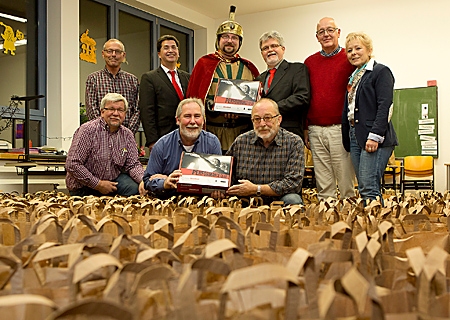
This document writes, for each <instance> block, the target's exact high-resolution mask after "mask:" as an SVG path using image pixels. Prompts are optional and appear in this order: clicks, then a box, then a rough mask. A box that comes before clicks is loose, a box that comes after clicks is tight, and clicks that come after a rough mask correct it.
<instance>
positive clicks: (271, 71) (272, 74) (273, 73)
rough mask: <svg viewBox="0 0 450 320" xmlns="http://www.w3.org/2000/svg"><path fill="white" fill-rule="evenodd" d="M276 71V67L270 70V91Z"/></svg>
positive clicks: (268, 81)
mask: <svg viewBox="0 0 450 320" xmlns="http://www.w3.org/2000/svg"><path fill="white" fill-rule="evenodd" d="M275 72H277V69H275V68H273V69H270V70H269V73H270V75H269V80H267V91H269V89H270V85H271V84H272V80H273V77H274V75H275Z"/></svg>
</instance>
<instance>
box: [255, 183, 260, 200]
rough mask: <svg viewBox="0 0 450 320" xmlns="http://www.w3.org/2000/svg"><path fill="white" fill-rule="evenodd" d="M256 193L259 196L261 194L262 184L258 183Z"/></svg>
mask: <svg viewBox="0 0 450 320" xmlns="http://www.w3.org/2000/svg"><path fill="white" fill-rule="evenodd" d="M256 195H257V196H258V197H259V196H261V186H260V185H259V184H258V187H257V189H256Z"/></svg>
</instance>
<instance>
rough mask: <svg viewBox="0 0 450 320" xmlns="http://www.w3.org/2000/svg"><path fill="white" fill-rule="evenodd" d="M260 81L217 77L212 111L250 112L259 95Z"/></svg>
mask: <svg viewBox="0 0 450 320" xmlns="http://www.w3.org/2000/svg"><path fill="white" fill-rule="evenodd" d="M261 88H262V87H261V82H259V81H248V80H230V79H219V82H218V84H217V89H216V94H215V96H214V111H221V112H230V113H241V114H249V115H250V114H251V113H252V108H253V105H254V104H255V102H256V101H258V100H259V98H260V97H261Z"/></svg>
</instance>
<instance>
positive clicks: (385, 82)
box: [342, 62, 398, 151]
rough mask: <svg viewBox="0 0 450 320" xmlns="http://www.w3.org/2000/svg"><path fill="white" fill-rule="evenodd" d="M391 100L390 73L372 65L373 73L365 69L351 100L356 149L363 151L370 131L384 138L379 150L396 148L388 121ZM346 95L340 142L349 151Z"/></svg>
mask: <svg viewBox="0 0 450 320" xmlns="http://www.w3.org/2000/svg"><path fill="white" fill-rule="evenodd" d="M393 97H394V76H393V75H392V72H391V70H390V69H389V68H388V67H386V66H385V65H382V64H380V63H376V62H374V66H373V70H370V69H367V70H366V72H365V74H364V75H363V76H362V78H361V80H360V82H359V85H358V89H357V90H356V97H355V114H354V121H355V133H356V140H357V141H358V144H359V146H360V147H361V148H362V149H364V148H365V146H366V141H367V137H368V136H369V133H370V132H372V133H374V134H377V135H379V136H383V137H384V141H383V143H380V144H379V147H381V148H382V147H389V146H396V145H398V140H397V135H396V134H395V130H394V126H393V125H392V121H389V122H388V117H389V108H390V107H391V105H392V100H393ZM347 113H348V93H347V95H346V98H345V105H344V110H343V112H342V143H343V145H344V148H345V150H347V151H350V123H349V121H348V118H347Z"/></svg>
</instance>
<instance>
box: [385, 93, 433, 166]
mask: <svg viewBox="0 0 450 320" xmlns="http://www.w3.org/2000/svg"><path fill="white" fill-rule="evenodd" d="M437 120H438V108H437V87H425V88H410V89H396V90H394V110H393V113H392V123H393V125H394V129H395V132H396V133H397V137H398V141H399V145H398V146H397V147H396V148H395V156H396V157H406V156H420V155H431V156H433V157H435V158H437V156H438V147H437V139H438V121H437Z"/></svg>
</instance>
